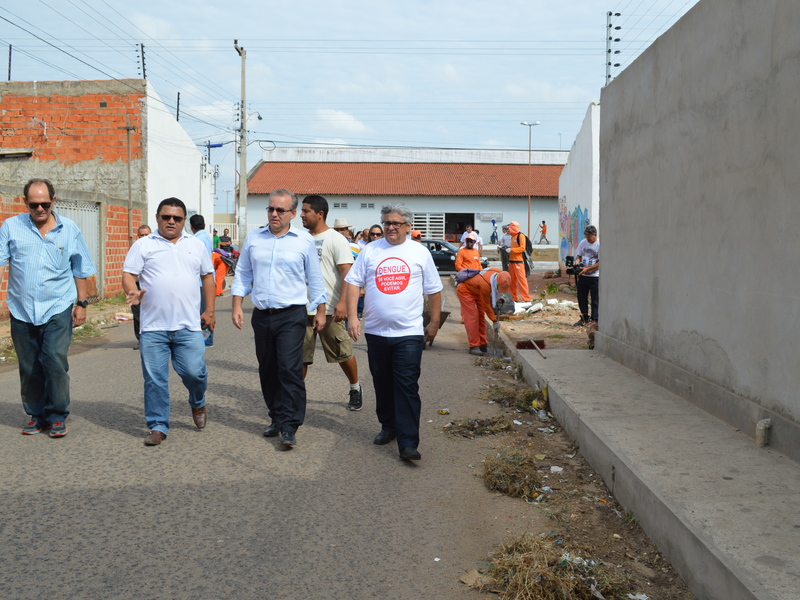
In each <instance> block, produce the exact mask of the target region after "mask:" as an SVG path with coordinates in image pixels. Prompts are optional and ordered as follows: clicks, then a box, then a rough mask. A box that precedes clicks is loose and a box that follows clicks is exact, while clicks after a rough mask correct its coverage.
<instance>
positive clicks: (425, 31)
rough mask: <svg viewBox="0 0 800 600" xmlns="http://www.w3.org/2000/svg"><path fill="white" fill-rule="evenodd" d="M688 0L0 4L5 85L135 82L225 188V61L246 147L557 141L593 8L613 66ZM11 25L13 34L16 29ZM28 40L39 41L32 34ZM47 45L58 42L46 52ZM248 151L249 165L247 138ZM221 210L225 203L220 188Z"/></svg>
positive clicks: (569, 126) (573, 127) (581, 74)
mask: <svg viewBox="0 0 800 600" xmlns="http://www.w3.org/2000/svg"><path fill="white" fill-rule="evenodd" d="M696 3H697V0H688V1H687V0H611V1H606V2H600V1H599V0H570V1H569V2H553V1H552V0H550V1H543V0H525V1H522V0H498V1H496V2H485V1H476V0H458V1H454V0H403V1H389V0H338V1H337V2H322V1H319V0H306V1H300V2H294V3H289V2H275V1H273V0H261V1H258V2H255V1H249V0H247V1H240V2H236V3H221V2H208V1H206V0H195V1H194V2H191V3H187V2H185V1H175V0H161V1H158V2H156V1H153V0H139V1H137V2H135V3H121V2H115V1H113V0H47V1H42V0H27V1H26V2H24V3H13V4H12V5H11V7H10V8H6V7H0V44H3V45H4V46H5V49H4V50H0V56H3V57H4V58H3V59H2V60H0V65H2V71H0V73H2V74H3V76H6V75H7V60H6V57H7V55H8V51H7V48H8V45H9V44H11V45H12V46H13V51H12V65H11V66H12V79H14V80H46V79H48V80H61V79H107V78H112V77H113V78H136V77H140V76H141V65H140V63H139V52H138V51H137V48H136V44H139V43H141V44H144V48H145V68H146V74H147V78H148V80H149V81H150V82H151V83H152V84H153V86H154V87H155V89H156V91H157V93H158V94H159V96H160V97H161V98H162V100H163V101H164V102H165V104H167V105H168V106H170V107H173V110H174V107H175V105H176V99H177V94H178V92H180V94H181V123H182V125H183V126H184V128H185V129H186V130H187V131H188V133H189V135H190V136H191V137H192V138H193V139H194V140H195V141H196V142H197V143H198V144H203V143H204V142H205V141H206V140H210V141H212V142H215V143H221V142H223V143H225V145H224V146H223V148H221V149H214V150H212V154H211V159H212V163H215V164H219V165H220V179H219V181H218V197H219V198H220V201H219V202H218V204H217V209H218V210H222V208H223V207H224V205H225V198H226V194H225V192H224V190H231V189H233V169H234V162H235V161H234V149H233V144H232V143H230V142H232V141H233V138H234V129H235V128H236V127H238V121H237V119H236V105H237V103H238V102H239V100H240V89H241V83H240V81H241V80H240V75H241V61H240V58H239V55H238V54H237V53H236V51H235V49H234V47H233V40H234V39H238V40H239V44H240V45H241V46H243V47H244V48H245V50H246V51H247V104H248V114H251V113H255V112H258V113H260V114H261V116H262V117H263V118H262V120H258V119H256V118H251V119H250V120H249V121H248V131H249V133H248V136H249V138H250V140H265V141H264V142H262V143H261V145H262V146H264V147H271V143H272V142H274V143H275V144H277V145H279V146H288V145H325V144H346V145H353V146H367V147H374V146H375V147H386V146H403V147H431V148H506V149H519V150H526V151H527V147H528V130H527V128H526V127H523V126H521V125H520V124H519V123H520V121H526V120H527V121H540V122H541V125H540V126H538V127H536V128H534V130H533V134H534V135H533V147H534V148H535V149H543V150H557V149H560V148H561V149H565V150H567V149H569V147H570V146H571V145H572V142H573V141H574V139H575V135H576V134H577V132H578V130H579V129H580V125H581V122H582V120H583V117H584V115H585V113H586V109H587V106H588V104H589V103H590V102H597V101H598V100H599V98H600V89H601V88H602V86H603V84H604V81H605V60H606V52H605V50H606V42H605V40H606V16H607V12H608V11H612V12H613V13H616V12H619V13H621V15H620V16H619V17H616V16H614V17H613V19H612V22H613V23H614V25H615V26H620V27H621V29H620V30H615V35H616V36H618V37H619V38H620V40H621V41H620V42H619V43H616V44H614V46H613V49H614V50H619V51H620V53H619V54H618V55H615V61H617V62H619V63H620V64H621V66H620V67H619V68H616V69H613V70H612V74H614V73H618V72H619V71H620V70H622V69H624V68H625V66H626V65H628V64H630V63H631V62H632V61H633V60H634V59H635V57H636V56H638V54H640V53H641V52H642V51H643V50H645V49H646V48H647V46H649V44H651V43H652V41H653V40H654V39H656V38H657V36H658V35H660V34H661V33H663V32H664V31H665V30H666V29H667V28H668V27H669V26H670V25H671V24H672V23H674V22H675V21H676V20H677V19H678V18H680V16H682V15H683V14H685V12H686V11H688V10H689V9H691V8H692V7H693V6H694V5H695V4H696ZM25 30H27V31H25ZM37 36H38V38H40V39H37ZM59 49H60V50H59ZM248 154H249V158H250V163H251V166H252V164H253V163H255V161H256V160H257V159H258V157H259V155H260V152H259V144H258V143H257V142H253V143H252V145H250V146H249V149H248ZM227 197H229V198H231V200H230V201H229V204H228V206H229V207H230V205H231V203H232V194H228V195H227Z"/></svg>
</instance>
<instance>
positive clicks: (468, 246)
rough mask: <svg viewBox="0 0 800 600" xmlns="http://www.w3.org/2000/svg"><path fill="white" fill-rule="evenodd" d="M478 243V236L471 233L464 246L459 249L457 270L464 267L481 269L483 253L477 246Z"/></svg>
mask: <svg viewBox="0 0 800 600" xmlns="http://www.w3.org/2000/svg"><path fill="white" fill-rule="evenodd" d="M477 245H478V236H477V235H475V234H474V233H470V234H469V235H468V236H467V237H466V238H465V239H464V247H463V248H461V249H459V251H458V254H456V271H461V270H462V269H477V270H478V271H480V270H481V253H480V251H479V250H478V249H477V248H476V246H477Z"/></svg>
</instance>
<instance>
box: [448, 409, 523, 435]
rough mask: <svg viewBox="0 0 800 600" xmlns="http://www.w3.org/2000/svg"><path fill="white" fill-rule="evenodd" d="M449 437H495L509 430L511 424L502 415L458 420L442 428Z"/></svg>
mask: <svg viewBox="0 0 800 600" xmlns="http://www.w3.org/2000/svg"><path fill="white" fill-rule="evenodd" d="M444 429H445V430H446V431H447V433H449V434H450V435H457V436H460V437H465V438H469V439H473V438H476V437H480V436H482V435H497V434H499V433H505V432H506V431H510V430H511V424H510V423H509V422H508V420H507V419H506V418H505V416H504V415H497V416H496V417H488V418H486V419H459V420H458V421H453V422H452V423H448V424H447V425H445V426H444Z"/></svg>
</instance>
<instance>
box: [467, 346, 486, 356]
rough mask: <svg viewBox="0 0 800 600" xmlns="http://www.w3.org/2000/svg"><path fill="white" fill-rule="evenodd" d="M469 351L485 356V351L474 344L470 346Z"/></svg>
mask: <svg viewBox="0 0 800 600" xmlns="http://www.w3.org/2000/svg"><path fill="white" fill-rule="evenodd" d="M469 353H470V354H474V355H475V356H483V352H481V349H480V348H479V347H478V346H473V347H472V348H470V349H469Z"/></svg>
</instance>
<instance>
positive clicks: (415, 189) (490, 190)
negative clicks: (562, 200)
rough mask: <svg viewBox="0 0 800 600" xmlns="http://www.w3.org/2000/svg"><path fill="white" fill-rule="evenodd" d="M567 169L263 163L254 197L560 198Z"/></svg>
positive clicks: (251, 186)
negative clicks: (279, 192)
mask: <svg viewBox="0 0 800 600" xmlns="http://www.w3.org/2000/svg"><path fill="white" fill-rule="evenodd" d="M563 168H564V167H563V165H531V166H530V167H529V166H528V165H495V164H455V163H342V162H264V163H261V164H260V165H259V166H258V167H257V168H256V170H255V172H254V174H253V175H252V176H251V177H250V179H249V181H248V185H247V187H248V191H249V192H250V193H251V194H267V193H269V192H271V191H272V190H274V189H277V188H284V189H287V190H291V191H293V192H294V193H295V194H298V195H305V194H330V195H337V196H385V195H391V196H519V197H523V196H524V197H527V195H528V177H529V175H530V192H531V196H537V197H557V196H558V178H559V176H560V175H561V171H562V169H563Z"/></svg>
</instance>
